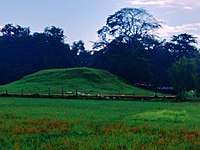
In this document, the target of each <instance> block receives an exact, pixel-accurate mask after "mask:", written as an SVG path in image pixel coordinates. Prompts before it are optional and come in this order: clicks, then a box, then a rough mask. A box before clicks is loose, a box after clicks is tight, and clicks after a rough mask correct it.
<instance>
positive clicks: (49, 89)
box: [48, 88, 51, 96]
mask: <svg viewBox="0 0 200 150" xmlns="http://www.w3.org/2000/svg"><path fill="white" fill-rule="evenodd" d="M48 94H49V96H51V88H48Z"/></svg>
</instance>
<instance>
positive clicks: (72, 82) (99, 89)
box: [0, 68, 153, 95]
mask: <svg viewBox="0 0 200 150" xmlns="http://www.w3.org/2000/svg"><path fill="white" fill-rule="evenodd" d="M49 88H50V91H51V93H52V94H55V93H56V94H61V91H62V88H64V93H65V94H66V93H67V92H68V93H70V92H74V93H75V91H76V89H78V91H80V92H82V93H87V94H97V93H100V94H137V95H153V92H151V91H147V90H143V89H140V88H136V87H134V86H131V85H130V84H127V83H126V82H125V81H124V80H122V79H121V78H119V77H117V76H115V75H113V74H111V73H109V72H107V71H104V70H99V69H91V68H72V69H49V70H43V71H39V72H37V73H34V74H31V75H28V76H25V77H23V78H22V79H21V80H18V81H16V82H13V83H10V84H7V85H4V86H0V93H5V91H6V90H7V91H8V93H21V92H22V89H23V92H24V93H32V94H35V93H39V94H48V93H49Z"/></svg>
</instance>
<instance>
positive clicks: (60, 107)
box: [0, 98, 200, 150]
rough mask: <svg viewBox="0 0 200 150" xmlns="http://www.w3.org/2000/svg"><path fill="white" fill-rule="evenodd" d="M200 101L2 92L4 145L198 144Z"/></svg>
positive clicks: (138, 146)
mask: <svg viewBox="0 0 200 150" xmlns="http://www.w3.org/2000/svg"><path fill="white" fill-rule="evenodd" d="M199 116H200V103H166V102H165V103H164V102H162V103H161V102H160V103H159V102H123V101H86V100H61V99H22V98H0V149H20V150H21V149H22V150H23V149H70V150H71V149H124V150H126V149H188V150H192V149H199V147H200V117H199Z"/></svg>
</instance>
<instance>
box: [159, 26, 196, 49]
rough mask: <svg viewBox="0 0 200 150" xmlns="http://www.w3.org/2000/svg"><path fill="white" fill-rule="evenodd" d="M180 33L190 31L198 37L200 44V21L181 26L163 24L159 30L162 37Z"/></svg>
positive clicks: (189, 32)
mask: <svg viewBox="0 0 200 150" xmlns="http://www.w3.org/2000/svg"><path fill="white" fill-rule="evenodd" d="M180 33H188V34H191V35H193V36H194V37H197V38H198V43H199V45H200V23H193V24H183V25H179V26H170V25H166V24H163V25H162V28H160V29H158V31H157V34H158V36H159V37H162V38H170V37H171V36H173V35H178V34H180Z"/></svg>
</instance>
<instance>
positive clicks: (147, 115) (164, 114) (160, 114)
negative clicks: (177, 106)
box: [128, 109, 188, 122]
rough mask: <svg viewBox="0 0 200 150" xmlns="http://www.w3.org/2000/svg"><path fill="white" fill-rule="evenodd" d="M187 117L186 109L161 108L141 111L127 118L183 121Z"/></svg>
mask: <svg viewBox="0 0 200 150" xmlns="http://www.w3.org/2000/svg"><path fill="white" fill-rule="evenodd" d="M187 119H188V115H187V113H186V111H173V110H166V109H165V110H161V111H157V112H143V113H139V114H136V115H133V116H130V117H128V120H130V121H131V120H145V121H166V122H184V121H185V120H187Z"/></svg>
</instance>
